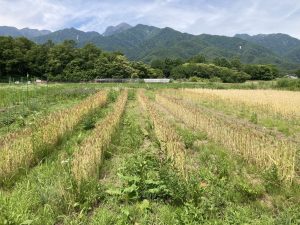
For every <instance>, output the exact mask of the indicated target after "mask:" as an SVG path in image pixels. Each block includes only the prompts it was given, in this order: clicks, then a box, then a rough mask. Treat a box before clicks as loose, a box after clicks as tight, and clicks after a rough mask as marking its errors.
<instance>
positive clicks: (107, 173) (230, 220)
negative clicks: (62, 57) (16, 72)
mask: <svg viewBox="0 0 300 225" xmlns="http://www.w3.org/2000/svg"><path fill="white" fill-rule="evenodd" d="M161 87H162V85H148V84H136V85H117V84H115V85H113V84H56V85H49V87H46V86H40V87H33V86H29V87H26V86H20V87H14V86H5V85H1V86H0V97H1V99H0V224H34V225H35V224H36V225H40V224H57V225H58V224H74V225H75V224H95V225H96V224H103V225H104V224H278V225H279V224H295V225H296V224H300V157H299V151H300V92H297V91H294V92H293V91H282V90H250V89H248V90H238V89H230V90H227V89H222V90H217V89H202V88H194V87H192V86H191V85H188V86H186V88H181V87H180V85H178V86H176V88H173V87H172V86H171V85H170V86H167V88H165V87H164V88H161ZM182 87H184V86H182ZM25 112H26V114H25ZM22 113H24V114H22Z"/></svg>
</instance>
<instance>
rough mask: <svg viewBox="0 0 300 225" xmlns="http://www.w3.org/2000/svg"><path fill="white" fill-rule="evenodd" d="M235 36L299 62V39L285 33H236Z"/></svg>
mask: <svg viewBox="0 0 300 225" xmlns="http://www.w3.org/2000/svg"><path fill="white" fill-rule="evenodd" d="M235 37H238V38H241V39H243V40H246V41H249V42H252V43H254V44H257V45H261V46H263V47H265V48H268V49H270V50H271V51H273V52H274V53H276V54H278V55H281V56H283V57H285V58H286V59H287V60H289V61H291V62H293V63H300V40H299V39H297V38H294V37H291V36H289V35H287V34H280V33H279V34H258V35H253V36H250V35H248V34H237V35H235Z"/></svg>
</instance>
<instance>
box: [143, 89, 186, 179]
mask: <svg viewBox="0 0 300 225" xmlns="http://www.w3.org/2000/svg"><path fill="white" fill-rule="evenodd" d="M138 100H139V103H140V104H141V105H142V107H143V109H144V110H145V111H147V112H148V113H149V115H150V118H151V120H152V121H153V123H154V129H155V134H156V136H157V138H158V140H159V142H160V147H161V149H162V150H164V151H165V152H166V154H167V157H168V158H169V159H170V160H171V161H172V162H173V163H174V167H175V168H176V169H178V170H179V171H180V172H181V173H183V174H185V146H184V143H183V142H182V140H181V137H180V136H179V135H178V134H177V133H176V131H175V130H174V129H173V128H172V127H171V125H170V124H169V123H168V121H166V120H165V119H164V118H163V117H162V116H161V115H160V114H159V111H158V109H157V108H156V104H154V103H153V102H150V101H149V99H148V98H147V97H146V96H145V94H144V93H143V91H141V90H140V91H139V93H138Z"/></svg>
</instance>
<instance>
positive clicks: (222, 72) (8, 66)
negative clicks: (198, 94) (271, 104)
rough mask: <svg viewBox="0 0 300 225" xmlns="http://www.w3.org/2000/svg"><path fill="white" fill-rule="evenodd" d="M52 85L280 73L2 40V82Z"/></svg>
mask: <svg viewBox="0 0 300 225" xmlns="http://www.w3.org/2000/svg"><path fill="white" fill-rule="evenodd" d="M27 74H29V76H30V77H31V78H33V77H37V78H40V79H44V80H46V79H48V80H50V81H72V82H78V81H90V80H93V79H95V78H161V77H166V78H173V79H190V78H199V79H200V78H203V79H212V80H220V81H222V82H231V83H237V82H244V81H246V80H249V79H253V80H272V79H274V78H276V77H278V76H279V72H278V70H277V68H276V67H275V66H272V65H243V64H242V63H241V62H240V61H239V59H232V60H227V59H225V58H216V59H215V60H213V61H207V60H206V58H205V57H204V56H203V55H197V56H195V57H192V58H190V59H188V60H186V61H183V60H181V59H169V58H166V59H165V60H154V61H152V63H151V66H150V65H147V64H145V63H142V62H134V61H129V60H128V59H127V58H126V57H125V56H124V55H123V54H122V53H120V52H104V51H102V50H101V49H99V48H97V47H96V46H94V45H93V44H87V45H85V46H84V47H82V48H77V47H76V42H74V41H64V42H63V43H61V44H56V45H55V44H54V43H53V42H51V41H48V42H47V43H45V44H43V45H38V44H35V43H34V42H32V41H30V40H28V39H26V38H15V39H14V38H11V37H0V80H2V81H3V80H7V79H8V78H9V77H13V78H14V79H21V77H23V78H24V77H26V76H27Z"/></svg>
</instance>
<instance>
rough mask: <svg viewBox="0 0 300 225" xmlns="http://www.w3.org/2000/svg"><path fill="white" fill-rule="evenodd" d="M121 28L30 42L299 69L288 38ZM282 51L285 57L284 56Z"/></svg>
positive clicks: (144, 57) (298, 55) (67, 32)
mask: <svg viewBox="0 0 300 225" xmlns="http://www.w3.org/2000/svg"><path fill="white" fill-rule="evenodd" d="M120 25H121V26H119V25H117V26H115V27H114V28H116V27H118V26H119V28H120V27H122V26H123V25H124V29H123V28H121V29H119V30H118V29H116V30H114V31H112V33H110V34H109V35H108V34H105V35H101V34H100V33H98V32H84V31H80V30H78V29H75V28H66V29H62V30H58V31H55V32H51V33H47V34H45V35H40V36H35V37H30V38H29V39H31V40H33V41H35V42H36V43H39V44H42V43H45V42H47V41H48V40H51V41H53V42H54V43H61V42H63V41H64V40H74V41H75V42H76V43H77V45H78V46H79V47H81V46H84V45H85V44H87V43H93V44H95V45H96V46H97V47H100V48H102V49H104V50H106V51H121V52H123V53H124V54H125V55H126V56H127V57H129V58H130V59H133V60H140V61H144V62H151V61H152V60H154V59H157V58H160V59H163V58H167V57H168V58H182V59H187V58H189V57H192V56H194V55H197V54H203V55H205V56H206V57H208V58H209V59H213V58H216V57H226V58H239V59H240V60H241V61H242V62H243V63H250V64H251V63H259V64H276V65H279V66H280V67H286V68H292V67H295V65H294V64H295V63H298V62H300V40H298V39H296V38H293V37H291V36H289V35H286V34H269V35H264V34H259V35H254V36H250V35H248V34H237V35H235V36H234V37H229V36H221V35H210V34H200V35H193V34H188V33H182V32H180V31H177V30H174V29H172V28H170V27H166V28H157V27H154V26H148V25H143V24H138V25H136V26H134V27H132V26H130V25H129V24H126V23H122V24H120ZM0 32H1V30H0ZM114 32H116V33H114ZM104 33H105V32H104ZM0 34H1V33H0ZM266 40H267V41H266ZM269 42H270V43H269ZM298 42H299V48H298V47H297V46H298ZM277 45H278V49H276V46H277ZM282 51H283V52H284V54H280V53H281V52H282Z"/></svg>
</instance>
